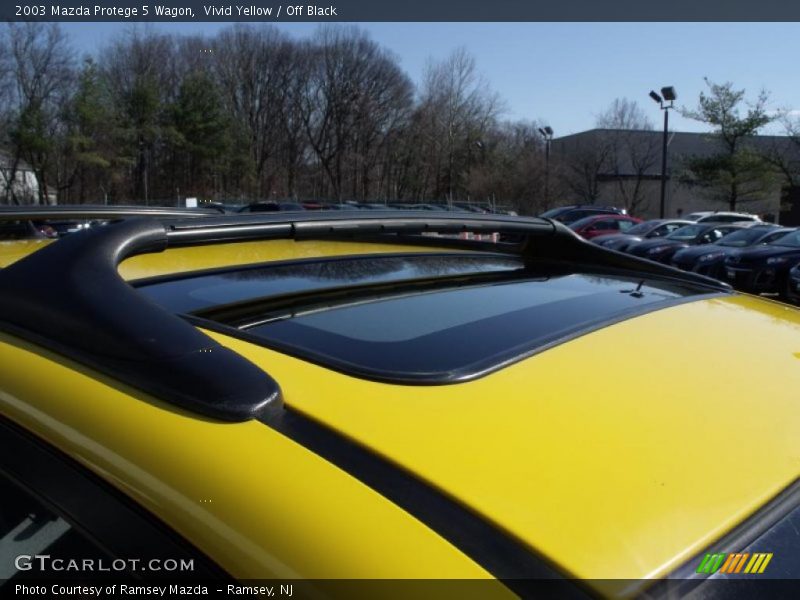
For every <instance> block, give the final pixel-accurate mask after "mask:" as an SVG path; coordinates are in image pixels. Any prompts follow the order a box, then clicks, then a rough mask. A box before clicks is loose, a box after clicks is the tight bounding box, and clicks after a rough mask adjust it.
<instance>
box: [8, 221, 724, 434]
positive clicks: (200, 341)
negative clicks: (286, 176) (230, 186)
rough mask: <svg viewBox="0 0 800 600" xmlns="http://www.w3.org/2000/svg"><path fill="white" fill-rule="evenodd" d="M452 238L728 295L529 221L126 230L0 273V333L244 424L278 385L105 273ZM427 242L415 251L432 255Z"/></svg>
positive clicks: (153, 224)
mask: <svg viewBox="0 0 800 600" xmlns="http://www.w3.org/2000/svg"><path fill="white" fill-rule="evenodd" d="M462 231H471V232H492V233H494V232H497V233H500V234H504V235H508V236H512V237H515V238H516V239H518V240H520V242H519V243H499V244H491V247H492V249H493V250H494V251H496V252H505V253H511V254H516V255H521V256H522V257H523V258H524V259H525V261H526V262H527V263H531V264H533V263H536V262H540V261H548V262H564V261H567V262H572V263H580V264H582V265H586V266H590V267H593V268H599V269H603V268H605V269H614V270H624V271H627V272H628V273H629V274H630V273H631V272H632V273H635V274H637V275H641V276H643V277H646V276H652V277H657V278H667V279H671V280H679V281H683V282H686V283H691V284H696V285H698V286H701V287H704V288H709V289H713V290H715V291H729V290H730V287H729V286H727V285H726V284H724V283H721V282H718V281H715V280H713V279H709V278H707V277H703V276H701V275H696V274H694V273H685V272H682V271H679V270H677V269H674V268H672V267H668V266H665V265H661V264H658V263H654V262H651V261H648V260H643V259H639V258H635V257H632V256H629V255H626V254H622V253H619V252H616V251H613V250H608V249H606V248H602V247H600V246H597V245H595V244H592V243H590V242H587V241H585V240H583V239H582V238H580V237H578V236H577V235H576V234H575V233H574V232H573V231H571V230H570V229H568V228H567V227H565V226H563V225H561V224H560V223H557V222H554V221H550V220H547V219H541V218H520V217H509V216H503V215H479V214H476V213H453V212H446V213H445V212H443V213H438V212H433V211H431V212H406V211H381V212H380V213H364V212H361V211H357V212H348V211H340V212H336V213H332V214H326V213H317V212H308V213H267V214H255V215H246V216H245V215H235V216H228V217H218V218H214V217H209V218H205V219H181V220H176V221H162V220H156V219H130V220H126V221H121V222H118V223H112V224H110V225H108V226H106V227H98V228H94V229H89V230H87V231H86V232H84V233H82V234H81V235H75V236H69V237H66V238H64V239H63V240H61V241H59V242H58V243H57V244H51V245H49V246H47V247H45V248H42V249H41V250H38V251H37V252H34V253H32V254H30V255H29V256H27V257H26V258H24V259H22V260H20V261H17V262H16V263H13V264H12V265H10V266H9V267H7V268H5V269H3V270H0V330H4V331H6V332H8V333H11V334H12V335H16V336H19V337H21V338H23V339H27V340H29V341H32V342H34V343H36V344H39V345H41V346H43V347H46V348H50V349H52V350H54V351H56V352H59V353H61V354H64V355H66V356H68V357H70V358H73V359H75V360H77V361H78V362H81V363H83V364H86V365H88V366H90V367H92V368H94V369H97V370H98V371H100V372H102V373H106V374H108V375H110V376H112V377H115V378H117V379H119V380H120V381H123V382H125V383H128V384H130V385H132V386H134V387H136V388H138V389H140V390H142V391H144V392H147V393H150V394H153V395H154V396H156V397H158V398H161V399H162V400H165V401H167V402H170V403H173V404H175V405H177V406H180V407H183V408H185V409H187V410H190V411H194V412H197V413H200V414H204V415H207V416H209V417H214V418H218V419H222V420H228V421H241V420H248V419H251V418H255V417H257V416H259V415H260V414H262V413H263V412H264V411H266V410H268V409H269V408H270V407H274V406H278V405H280V402H281V395H280V388H279V386H278V384H277V383H276V382H275V381H274V380H273V379H272V378H271V377H270V376H269V375H268V374H267V373H265V372H263V371H262V370H261V369H260V368H258V367H257V366H255V365H254V364H252V363H251V362H249V361H248V360H246V359H245V358H243V357H242V356H240V355H238V354H236V353H234V352H233V351H231V350H229V349H227V348H224V347H223V346H221V345H220V344H218V343H217V342H215V341H214V340H212V339H211V338H210V337H208V336H206V335H205V334H203V333H201V332H200V331H198V330H197V329H195V328H194V327H193V326H192V325H190V324H189V323H187V322H186V321H184V320H183V319H181V318H180V317H178V316H175V315H173V314H170V313H169V312H167V311H166V310H164V309H163V308H161V307H160V306H158V305H157V304H155V303H154V302H152V301H151V300H149V299H147V298H145V297H144V296H142V295H141V294H139V293H137V292H136V291H135V290H134V289H133V288H132V287H131V286H129V285H128V284H127V283H126V282H125V281H124V280H123V279H122V278H121V277H120V275H119V273H118V271H117V267H118V265H119V264H120V263H121V262H122V261H123V260H125V259H126V258H129V257H131V256H135V255H138V254H147V253H154V252H161V251H163V250H165V249H166V248H168V247H171V246H185V245H195V244H209V243H217V242H235V241H240V240H254V239H276V238H292V239H309V238H331V237H333V238H342V237H359V238H362V239H363V238H368V239H370V238H374V237H376V236H378V237H383V236H385V235H394V234H397V235H399V236H406V235H417V234H421V233H432V232H436V233H458V232H462ZM418 237H419V236H418ZM395 239H402V238H399V237H396V238H395ZM439 239H440V238H435V237H431V238H423V241H424V243H426V244H428V243H429V244H430V245H432V246H435V245H437V243H438V241H439ZM465 245H466V246H469V245H470V244H469V242H465ZM487 246H489V245H488V244H480V245H479V247H480V248H484V249H485V248H486V247H487ZM98 290H102V294H100V293H98Z"/></svg>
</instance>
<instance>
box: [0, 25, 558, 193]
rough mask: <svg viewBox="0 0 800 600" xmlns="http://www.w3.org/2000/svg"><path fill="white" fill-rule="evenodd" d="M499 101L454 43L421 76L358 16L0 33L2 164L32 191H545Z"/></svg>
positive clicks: (535, 147)
mask: <svg viewBox="0 0 800 600" xmlns="http://www.w3.org/2000/svg"><path fill="white" fill-rule="evenodd" d="M503 110H504V107H503V103H502V102H501V100H500V98H499V97H498V96H497V95H496V94H495V93H493V92H492V91H491V90H490V89H489V87H488V85H487V84H486V82H485V81H484V79H483V78H482V76H481V75H480V74H479V73H478V71H477V69H476V65H475V60H474V58H473V57H471V56H470V55H469V54H468V53H467V52H466V51H465V50H463V49H460V50H456V51H454V52H453V54H452V55H451V56H449V57H447V58H445V59H444V60H441V61H433V62H431V63H430V64H429V66H428V68H427V69H426V72H425V74H424V77H423V80H422V81H421V82H420V84H419V86H418V87H417V86H415V85H414V84H413V82H412V81H411V80H410V78H409V77H408V75H407V74H406V73H405V72H404V71H403V70H402V69H401V68H400V66H399V64H398V60H397V58H396V57H395V56H393V55H392V54H391V53H390V52H389V51H387V50H386V49H384V48H382V47H381V46H380V45H378V44H377V43H376V42H374V41H373V40H371V39H370V37H369V36H368V35H367V34H366V33H365V32H364V31H363V30H360V29H358V28H356V27H340V26H327V27H321V28H320V29H319V30H318V31H317V32H316V34H315V35H314V36H313V37H311V38H310V39H308V40H296V39H292V38H290V37H288V36H287V35H285V34H284V33H283V32H281V31H280V30H279V29H277V28H275V27H273V26H269V25H264V26H245V25H236V26H231V27H229V28H227V29H224V30H222V31H221V32H220V33H219V34H217V35H215V36H213V37H204V36H176V35H167V34H161V33H155V32H153V31H151V30H141V29H131V30H130V31H129V32H128V33H127V34H126V35H124V36H123V37H122V38H120V39H118V40H116V41H114V42H113V43H112V44H111V45H110V46H108V47H106V48H104V49H102V51H100V52H99V53H98V55H97V57H85V58H82V59H78V57H76V55H75V53H74V52H73V50H72V48H71V46H70V40H69V39H68V38H67V36H66V35H65V34H64V33H63V31H62V30H61V29H59V27H58V25H57V24H40V23H20V24H10V25H8V26H7V27H6V28H5V29H4V30H3V32H2V34H0V127H2V130H0V149H2V150H3V152H4V154H5V158H6V163H7V168H10V169H15V168H18V166H19V165H21V164H23V162H24V163H27V164H28V165H30V167H31V168H32V169H33V170H34V171H35V173H36V175H37V178H38V180H39V194H40V198H39V201H42V202H44V201H46V199H47V198H48V197H50V198H52V197H53V196H55V197H57V199H58V202H59V203H81V202H98V201H99V202H103V201H107V202H109V203H129V202H135V203H138V202H142V203H145V202H156V201H165V200H166V201H170V202H171V201H176V200H178V199H180V198H183V197H186V196H197V197H200V198H207V199H214V200H222V201H225V200H228V201H230V200H240V201H241V200H256V199H272V198H278V199H282V198H292V199H301V200H306V199H324V200H333V201H341V200H376V199H377V200H387V201H391V200H432V199H436V200H472V201H484V202H485V201H486V200H487V199H488V200H491V199H493V198H496V199H503V200H504V201H516V202H517V203H524V202H525V201H526V200H530V199H531V198H534V197H536V196H537V195H538V192H539V188H541V179H542V177H543V173H542V169H543V167H542V164H541V163H542V159H541V156H540V155H541V154H542V140H541V139H540V138H539V136H538V134H537V132H536V130H537V127H538V126H537V124H536V123H533V122H513V123H512V122H506V121H503V120H502V119H501V118H500V117H501V116H502V113H503ZM7 181H10V180H8V179H7ZM6 188H7V189H6V190H5V197H6V201H7V202H12V203H13V202H20V201H22V199H21V198H17V197H15V193H14V190H13V188H12V186H10V185H9V186H6Z"/></svg>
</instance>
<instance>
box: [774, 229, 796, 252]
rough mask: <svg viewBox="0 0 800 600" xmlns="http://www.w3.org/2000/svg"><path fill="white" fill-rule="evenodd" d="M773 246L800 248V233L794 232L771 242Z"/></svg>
mask: <svg viewBox="0 0 800 600" xmlns="http://www.w3.org/2000/svg"><path fill="white" fill-rule="evenodd" d="M770 244H772V245H773V246H790V247H792V248H797V247H800V231H793V232H791V233H788V234H786V235H784V236H781V237H779V238H778V239H777V240H773V241H771V242H770Z"/></svg>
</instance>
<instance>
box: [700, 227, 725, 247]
mask: <svg viewBox="0 0 800 600" xmlns="http://www.w3.org/2000/svg"><path fill="white" fill-rule="evenodd" d="M727 231H728V230H725V229H711V230H709V231H707V232H706V233H704V234H703V235H702V236H701V237H700V240H699V242H700V243H701V244H711V243H713V242H716V241H717V240H719V239H722V238H723V237H724V236H725V233H726V232H727Z"/></svg>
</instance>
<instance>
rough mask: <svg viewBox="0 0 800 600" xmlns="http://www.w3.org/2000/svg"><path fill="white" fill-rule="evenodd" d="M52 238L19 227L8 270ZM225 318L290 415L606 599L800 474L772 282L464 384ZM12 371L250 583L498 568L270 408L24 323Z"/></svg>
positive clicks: (792, 378) (45, 427) (99, 462)
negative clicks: (220, 407) (324, 350)
mask: <svg viewBox="0 0 800 600" xmlns="http://www.w3.org/2000/svg"><path fill="white" fill-rule="evenodd" d="M60 243H62V242H55V244H56V245H57V244H60ZM43 245H46V244H42V243H38V242H37V243H23V242H14V243H6V244H4V245H3V247H2V252H0V257H2V258H1V259H0V260H2V261H3V264H2V266H3V267H8V266H9V265H12V264H14V263H16V262H17V261H24V256H25V255H27V254H31V253H33V252H35V251H36V250H38V249H39V248H40V247H42V246H43ZM434 250H435V247H429V246H420V245H413V246H409V245H405V244H401V243H397V244H390V243H375V242H360V241H351V242H339V241H320V240H313V239H312V240H305V241H301V240H267V241H245V242H238V243H220V244H213V245H205V246H191V247H186V248H170V249H167V250H165V251H164V252H161V253H151V254H145V255H141V256H137V257H133V258H130V259H128V260H127V261H124V262H123V263H122V264H121V265H120V273H121V275H122V276H123V277H124V278H126V279H129V280H137V279H142V278H148V277H163V276H169V275H174V274H177V273H193V272H197V271H201V270H203V269H210V268H220V267H225V266H241V265H248V264H257V263H258V264H260V263H264V262H269V261H291V260H298V259H310V258H315V257H339V256H351V257H352V256H359V255H374V254H381V253H385V254H393V253H426V252H433V251H434ZM54 293H57V292H56V291H54ZM201 330H202V331H203V332H204V333H206V334H207V335H208V336H210V337H212V338H214V339H215V340H216V341H218V342H219V343H220V344H222V345H223V346H225V347H227V348H230V349H232V350H233V351H234V352H235V353H236V354H238V355H240V356H241V357H244V358H246V359H247V360H248V361H250V362H251V363H253V364H255V365H256V366H258V367H259V368H262V369H264V370H265V371H267V372H268V373H269V374H270V375H271V376H272V377H273V378H274V379H275V380H276V381H278V382H279V383H280V387H281V390H282V395H283V402H284V403H285V405H286V407H287V408H288V409H290V410H292V411H294V412H296V413H297V414H299V415H302V416H303V417H304V418H306V419H308V420H309V421H311V422H313V423H314V424H315V425H317V426H321V427H322V428H324V429H325V430H328V431H333V432H335V433H336V435H337V436H340V437H341V438H343V439H345V440H348V441H350V442H353V443H354V444H356V445H357V446H358V447H359V448H361V449H362V450H365V451H366V452H368V453H369V454H371V455H374V456H377V457H379V458H380V460H382V461H385V462H386V463H388V464H389V465H391V467H392V468H393V469H397V470H399V471H400V472H402V473H406V474H409V475H410V476H412V477H413V478H414V479H415V480H416V481H419V482H421V483H422V484H423V485H425V486H428V487H429V488H430V489H432V490H435V492H436V493H437V494H441V495H442V496H444V497H446V498H448V499H450V500H451V501H453V502H455V503H456V504H457V505H458V506H460V507H463V508H464V509H465V510H466V511H467V512H469V513H470V514H471V515H474V516H476V517H477V518H479V519H480V520H481V521H483V522H485V523H486V524H488V525H489V526H490V527H492V528H493V529H495V530H497V531H498V532H501V533H502V535H504V536H507V537H508V538H510V539H511V540H513V541H514V543H515V544H518V545H519V546H520V547H522V548H525V549H528V550H529V551H530V552H531V553H532V555H534V556H536V557H539V558H540V559H541V560H542V561H543V562H544V563H546V564H547V565H549V566H550V567H552V568H554V569H555V570H557V571H558V572H560V573H562V574H563V575H565V576H567V577H572V578H575V579H578V580H582V581H583V582H584V583H585V585H586V586H587V587H588V588H590V589H593V590H594V591H595V592H598V593H601V594H603V595H611V596H628V595H632V594H635V593H637V592H639V591H641V590H643V589H645V588H646V587H647V586H648V585H649V584H650V583H651V582H652V581H653V580H657V579H659V578H663V577H665V576H667V575H669V574H670V573H671V572H673V571H675V569H677V568H678V567H680V566H681V565H682V564H684V563H686V562H687V561H688V560H690V559H691V558H692V557H695V556H698V555H701V554H702V553H703V551H704V550H705V549H707V548H709V547H710V546H711V545H713V544H714V543H715V541H717V540H719V539H721V538H723V537H724V536H725V535H726V534H728V533H729V532H731V531H732V530H734V529H735V528H736V527H738V526H740V525H741V524H742V523H744V522H746V521H747V520H748V519H749V518H751V517H752V516H753V515H754V514H756V513H757V512H758V511H759V510H760V509H761V508H762V507H763V506H764V505H765V504H767V503H768V502H769V501H770V500H772V499H773V498H775V497H776V496H778V495H779V494H780V493H781V492H782V491H783V490H785V489H786V488H788V487H789V486H791V484H792V483H793V482H794V481H795V480H796V479H797V478H798V475H800V435H798V432H800V410H798V400H797V394H796V392H795V390H797V389H800V312H798V311H797V310H796V309H794V308H791V307H788V306H785V305H783V304H779V303H776V302H772V301H769V300H765V299H759V298H755V297H748V296H744V295H739V294H726V295H723V296H721V297H713V298H703V299H698V300H696V301H690V302H684V303H680V304H678V305H675V306H669V307H666V308H661V309H659V310H654V311H652V312H646V313H644V314H639V315H635V316H631V317H630V318H626V319H624V320H621V321H618V322H613V323H610V324H608V325H607V326H604V327H598V328H594V329H593V330H591V331H588V332H586V333H584V334H582V335H578V336H575V337H573V338H571V339H567V340H564V341H562V342H561V343H556V344H554V345H552V346H550V347H547V348H545V349H544V350H543V351H541V352H538V353H536V354H533V355H532V356H529V357H527V358H524V359H522V360H519V361H517V362H514V363H513V364H509V365H507V366H504V367H503V368H500V369H497V370H494V371H492V372H490V373H488V374H486V375H484V376H481V377H479V378H475V379H472V380H469V381H465V382H457V383H452V384H449V385H414V386H409V385H401V384H398V383H388V382H381V381H374V380H369V379H365V378H362V377H358V376H355V375H353V374H348V373H344V372H341V371H340V370H334V369H331V368H327V367H326V366H324V365H320V364H314V363H313V362H310V361H308V360H304V359H302V358H299V357H297V356H292V355H290V354H286V353H283V352H280V351H276V350H275V349H270V348H267V347H263V346H260V345H258V344H256V343H253V342H252V341H248V340H244V339H240V338H236V337H232V336H229V335H225V334H224V333H222V332H220V331H217V330H213V329H203V328H202V327H201ZM475 343H476V344H480V343H481V340H480V339H476V340H475ZM614 373H616V376H615V377H614V376H612V375H611V374H614ZM754 373H757V374H758V376H757V377H756V376H753V374H754ZM710 374H713V377H711V376H710ZM0 382H2V384H0V414H2V416H3V417H5V418H6V419H8V420H9V421H10V422H13V423H14V424H15V425H16V426H19V427H21V428H23V429H24V430H25V431H27V432H29V433H30V434H32V435H33V436H35V437H36V438H38V439H40V440H42V441H43V442H45V443H46V444H48V445H50V446H52V447H54V448H56V449H57V450H58V451H60V452H62V453H63V454H64V455H66V456H67V457H69V458H70V459H73V460H74V461H76V462H77V463H79V464H80V465H82V466H83V467H85V468H86V469H88V470H89V471H91V472H92V473H94V474H95V475H97V476H98V477H100V478H101V479H102V480H104V481H105V482H107V483H108V484H110V485H111V486H113V487H114V488H116V489H117V490H119V491H120V492H121V493H122V494H124V495H125V496H127V497H129V498H131V499H132V500H133V501H135V502H136V503H137V504H139V505H141V506H142V507H144V508H145V509H146V510H147V511H148V512H149V513H151V514H152V515H154V516H155V517H157V518H158V519H160V520H161V521H163V522H164V523H166V524H168V525H169V527H171V528H172V529H174V531H176V532H177V533H178V534H180V535H181V536H182V537H183V538H185V539H186V540H187V541H188V542H190V543H191V544H192V545H193V546H195V547H196V548H198V549H199V550H200V551H202V552H203V553H204V554H205V555H207V556H208V557H210V558H211V559H212V560H213V561H214V562H215V563H216V564H218V565H220V566H221V567H222V568H223V569H224V570H225V571H226V572H227V573H229V574H230V575H232V576H233V577H235V578H239V579H336V578H343V579H378V578H398V579H407V578H410V579H426V578H436V579H442V578H443V579H489V578H492V577H494V576H495V574H493V573H492V572H491V569H487V568H486V567H485V566H484V565H482V564H480V561H478V560H475V558H474V557H471V556H470V555H469V554H468V553H466V552H465V551H464V550H463V549H461V548H459V547H458V546H457V544H454V543H452V541H450V540H448V539H447V538H446V537H444V536H442V535H440V533H439V532H437V530H436V528H435V527H432V526H431V525H430V524H429V523H426V522H425V521H424V520H420V519H419V518H418V517H417V516H415V515H414V514H412V513H413V511H412V512H409V511H407V510H406V509H405V508H404V507H403V506H400V505H398V504H396V503H395V502H393V501H392V500H391V499H387V497H385V496H384V495H383V494H382V493H381V491H380V490H379V489H375V488H374V486H371V485H370V484H368V483H365V482H364V481H362V480H361V479H360V478H359V477H358V475H357V474H355V475H354V474H353V473H351V472H348V471H347V470H346V469H343V468H341V467H340V466H337V465H336V464H334V463H333V462H331V461H330V460H329V459H328V458H326V456H321V455H320V454H318V453H317V452H315V450H314V449H313V448H309V447H307V445H304V444H303V443H302V442H301V441H298V440H297V439H292V438H291V436H286V435H284V434H283V433H282V432H281V431H279V430H276V429H273V428H271V427H267V426H265V425H264V424H263V423H261V422H260V421H258V420H246V421H243V422H223V421H219V420H215V419H211V418H205V417H198V415H195V414H193V413H192V412H190V411H187V410H185V409H183V408H179V407H176V406H173V405H171V404H169V403H167V402H164V401H162V400H160V399H159V398H157V397H153V396H152V395H149V394H146V393H143V392H140V391H138V390H136V389H134V388H133V387H131V386H129V385H127V384H124V383H120V382H118V381H116V380H115V379H114V378H112V377H109V376H107V375H106V374H103V373H99V372H97V371H95V370H93V369H92V368H90V367H86V366H84V365H81V364H79V363H78V362H76V361H74V360H73V359H71V358H66V357H64V356H61V355H60V354H59V353H57V352H54V351H52V350H50V349H45V348H42V347H40V346H38V345H37V344H35V343H32V342H31V341H27V340H24V339H21V338H20V337H17V336H15V335H13V334H11V333H2V334H0ZM734 550H735V549H734ZM494 591H495V592H496V593H497V594H498V595H499V596H503V595H504V594H505V591H506V588H505V587H503V586H501V585H499V584H498V586H497V589H495V590H494Z"/></svg>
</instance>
